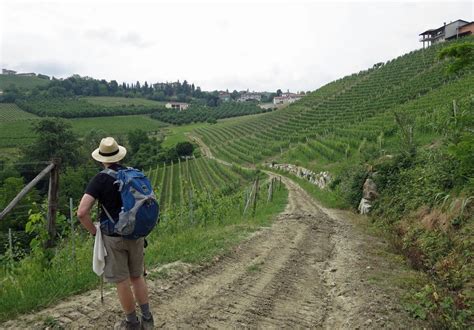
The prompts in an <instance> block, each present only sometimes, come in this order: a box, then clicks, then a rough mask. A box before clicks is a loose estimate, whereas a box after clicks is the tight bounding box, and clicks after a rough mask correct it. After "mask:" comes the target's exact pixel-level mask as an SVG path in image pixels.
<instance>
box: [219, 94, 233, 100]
mask: <svg viewBox="0 0 474 330" xmlns="http://www.w3.org/2000/svg"><path fill="white" fill-rule="evenodd" d="M219 99H220V100H221V101H223V102H229V101H230V100H231V97H230V93H228V92H219Z"/></svg>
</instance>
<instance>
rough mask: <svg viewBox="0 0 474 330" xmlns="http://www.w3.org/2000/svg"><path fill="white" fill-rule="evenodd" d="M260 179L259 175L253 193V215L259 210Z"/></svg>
mask: <svg viewBox="0 0 474 330" xmlns="http://www.w3.org/2000/svg"><path fill="white" fill-rule="evenodd" d="M258 180H259V177H258V176H257V181H255V194H254V195H253V212H252V216H255V213H256V212H257V200H258Z"/></svg>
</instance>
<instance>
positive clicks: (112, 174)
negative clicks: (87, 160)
mask: <svg viewBox="0 0 474 330" xmlns="http://www.w3.org/2000/svg"><path fill="white" fill-rule="evenodd" d="M100 173H104V174H107V175H110V176H111V177H112V178H114V179H117V171H114V170H112V169H110V168H106V169H103V170H102V171H100Z"/></svg>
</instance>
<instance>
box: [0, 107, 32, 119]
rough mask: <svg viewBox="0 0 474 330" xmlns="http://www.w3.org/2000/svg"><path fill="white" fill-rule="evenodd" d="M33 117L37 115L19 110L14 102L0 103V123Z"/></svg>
mask: <svg viewBox="0 0 474 330" xmlns="http://www.w3.org/2000/svg"><path fill="white" fill-rule="evenodd" d="M35 118H38V116H36V115H34V114H32V113H29V112H26V111H23V110H21V109H20V108H19V107H18V106H17V105H16V104H13V103H0V123H3V122H11V121H15V120H22V119H35Z"/></svg>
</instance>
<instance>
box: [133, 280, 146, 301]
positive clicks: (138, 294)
mask: <svg viewBox="0 0 474 330" xmlns="http://www.w3.org/2000/svg"><path fill="white" fill-rule="evenodd" d="M130 281H131V282H132V286H133V293H134V294H135V299H136V300H137V301H138V303H139V304H140V305H143V304H147V303H148V288H147V286H146V282H145V278H144V277H143V276H140V277H130Z"/></svg>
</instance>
